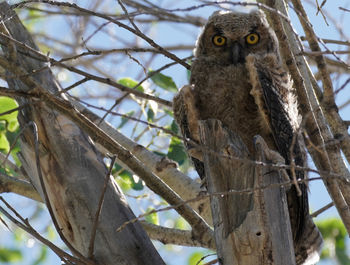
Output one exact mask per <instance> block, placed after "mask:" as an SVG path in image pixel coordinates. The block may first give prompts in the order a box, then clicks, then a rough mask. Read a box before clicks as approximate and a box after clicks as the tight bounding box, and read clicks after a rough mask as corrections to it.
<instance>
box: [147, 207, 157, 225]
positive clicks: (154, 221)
mask: <svg viewBox="0 0 350 265" xmlns="http://www.w3.org/2000/svg"><path fill="white" fill-rule="evenodd" d="M153 210H154V208H152V207H148V208H147V210H146V213H149V212H150V211H153ZM145 220H146V221H147V222H149V223H151V224H155V225H159V218H158V214H157V213H150V214H147V215H146V216H145Z"/></svg>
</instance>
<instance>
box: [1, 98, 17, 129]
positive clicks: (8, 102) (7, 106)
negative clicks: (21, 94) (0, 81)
mask: <svg viewBox="0 0 350 265" xmlns="http://www.w3.org/2000/svg"><path fill="white" fill-rule="evenodd" d="M17 107H18V104H17V102H16V101H15V100H14V99H12V98H9V97H0V114H1V113H4V112H6V111H9V110H12V109H15V108H17ZM17 115H18V111H17V110H16V111H13V112H11V113H8V114H5V115H0V120H3V121H6V124H7V129H8V130H9V131H10V132H14V131H15V130H16V129H17V128H18V126H19V124H18V121H17Z"/></svg>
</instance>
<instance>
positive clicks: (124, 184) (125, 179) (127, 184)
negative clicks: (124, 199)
mask: <svg viewBox="0 0 350 265" xmlns="http://www.w3.org/2000/svg"><path fill="white" fill-rule="evenodd" d="M116 181H117V183H118V184H119V186H120V187H121V188H122V190H123V191H128V190H130V189H131V187H132V175H131V173H130V172H129V171H127V170H123V171H122V172H120V173H119V177H118V178H117V179H116Z"/></svg>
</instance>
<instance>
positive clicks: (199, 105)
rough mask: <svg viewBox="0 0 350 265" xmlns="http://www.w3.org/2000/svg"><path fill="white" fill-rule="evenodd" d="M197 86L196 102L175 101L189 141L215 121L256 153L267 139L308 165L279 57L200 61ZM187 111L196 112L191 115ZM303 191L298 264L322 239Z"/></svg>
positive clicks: (291, 195) (291, 196)
mask: <svg viewBox="0 0 350 265" xmlns="http://www.w3.org/2000/svg"><path fill="white" fill-rule="evenodd" d="M191 84H192V85H193V88H192V89H191V90H189V91H191V93H192V94H193V97H192V101H193V102H190V104H188V103H186V100H184V98H183V95H182V96H181V93H179V95H177V96H176V98H175V101H174V116H175V119H176V120H177V122H178V124H179V125H180V127H181V129H182V133H183V135H184V136H185V137H188V138H192V135H196V137H195V138H192V139H194V140H196V141H198V140H199V139H198V131H197V130H196V129H191V128H195V127H196V126H197V123H196V120H198V119H200V120H205V119H209V118H214V119H218V120H220V121H221V122H222V123H223V125H224V126H225V127H226V128H228V129H229V130H232V131H235V132H236V133H238V134H239V135H240V136H241V138H242V139H243V141H244V143H245V145H246V146H247V147H248V150H249V151H250V152H251V153H252V154H253V155H254V150H255V149H254V146H253V137H254V136H255V135H261V136H262V137H263V138H264V140H265V141H266V142H267V144H268V146H269V147H270V148H271V149H273V150H277V151H278V152H279V153H280V154H281V155H282V156H283V157H284V159H285V161H286V164H290V162H291V160H292V159H293V160H294V162H295V164H296V165H297V166H301V167H304V166H305V155H304V149H303V148H302V145H301V142H300V140H301V139H300V137H299V136H298V130H299V116H298V110H297V102H296V99H295V97H294V93H293V91H292V84H291V82H290V80H289V76H288V74H286V73H285V72H284V71H283V69H282V67H281V64H280V62H279V59H278V58H277V57H276V55H274V54H267V55H265V56H254V55H249V56H248V57H247V58H246V63H245V64H238V65H233V64H227V65H222V64H221V65H220V62H218V61H217V60H215V59H214V60H213V59H212V58H210V57H209V58H208V57H204V58H198V59H196V61H195V62H194V63H193V65H192V72H191ZM186 98H188V97H186ZM186 104H187V105H186ZM188 105H191V106H192V107H191V106H188ZM187 108H195V110H194V111H193V110H192V111H190V112H191V113H192V114H190V112H188V111H187ZM193 113H195V116H196V117H194V116H193ZM188 114H190V115H188ZM191 115H192V116H191ZM189 123H190V124H192V125H191V126H189ZM292 145H293V146H292ZM188 147H189V146H188ZM291 147H292V149H293V152H292V155H291V154H290V150H291ZM194 165H195V167H196V170H197V172H198V174H199V175H200V176H201V178H203V177H204V167H203V163H202V162H201V161H199V160H196V159H194ZM295 172H296V177H297V179H304V178H305V176H304V175H305V173H304V172H303V171H300V170H296V171H295ZM289 173H290V172H289ZM290 175H291V174H290ZM299 188H300V190H301V191H302V194H301V196H298V195H297V191H296V188H295V187H294V186H293V187H291V188H290V190H289V191H288V192H287V199H288V207H289V215H290V220H291V226H292V232H293V239H294V247H295V252H296V259H297V264H303V263H304V262H305V260H306V259H308V258H309V257H310V256H312V255H313V254H315V253H317V251H318V250H319V248H320V246H321V244H322V238H321V236H320V234H319V232H318V230H317V228H316V226H315V224H314V223H313V222H312V220H311V217H310V215H309V208H308V195H307V186H306V184H305V183H300V184H299Z"/></svg>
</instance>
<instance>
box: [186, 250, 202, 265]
mask: <svg viewBox="0 0 350 265" xmlns="http://www.w3.org/2000/svg"><path fill="white" fill-rule="evenodd" d="M203 256H204V254H203V253H201V252H194V253H192V255H191V256H190V257H189V258H188V265H203V264H204V262H203V261H201V262H199V261H200V260H201V259H202V257H203Z"/></svg>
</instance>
